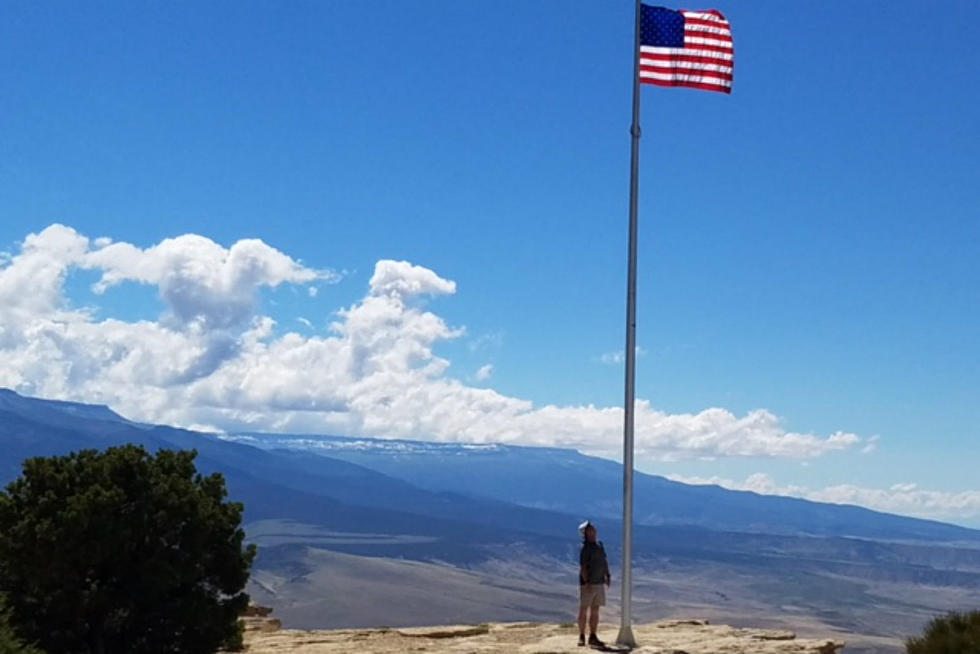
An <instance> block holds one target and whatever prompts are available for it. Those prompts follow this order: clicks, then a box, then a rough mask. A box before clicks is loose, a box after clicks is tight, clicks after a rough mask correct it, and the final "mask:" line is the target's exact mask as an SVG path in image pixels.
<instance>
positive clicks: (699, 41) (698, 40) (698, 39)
mask: <svg viewBox="0 0 980 654" xmlns="http://www.w3.org/2000/svg"><path fill="white" fill-rule="evenodd" d="M689 43H693V44H694V45H716V46H718V47H719V48H731V47H732V42H731V41H722V40H721V39H707V38H704V37H702V36H688V35H687V34H685V35H684V45H687V44H689Z"/></svg>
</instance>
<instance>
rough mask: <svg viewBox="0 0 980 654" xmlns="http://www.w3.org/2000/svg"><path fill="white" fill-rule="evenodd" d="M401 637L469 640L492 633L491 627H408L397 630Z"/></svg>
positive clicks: (487, 625)
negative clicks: (471, 637)
mask: <svg viewBox="0 0 980 654" xmlns="http://www.w3.org/2000/svg"><path fill="white" fill-rule="evenodd" d="M396 633H397V634H398V635H399V636H405V637H406V638H435V639H443V638H469V637H470V636H482V635H484V634H488V633H490V625H489V624H483V625H477V626H473V625H453V626H451V627H408V628H406V629H397V630H396Z"/></svg>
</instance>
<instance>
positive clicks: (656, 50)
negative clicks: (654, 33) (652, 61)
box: [640, 45, 733, 61]
mask: <svg viewBox="0 0 980 654" xmlns="http://www.w3.org/2000/svg"><path fill="white" fill-rule="evenodd" d="M644 54H656V55H689V56H691V57H707V58H709V59H721V60H722V61H731V60H732V59H733V55H732V53H731V52H715V51H714V50H698V49H697V48H660V47H656V46H652V45H644V46H640V60H641V61H642V60H643V55H644Z"/></svg>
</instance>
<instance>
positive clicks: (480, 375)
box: [474, 363, 493, 381]
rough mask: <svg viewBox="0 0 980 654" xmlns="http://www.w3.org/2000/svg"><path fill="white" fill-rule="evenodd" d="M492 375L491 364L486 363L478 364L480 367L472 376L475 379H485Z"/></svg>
mask: <svg viewBox="0 0 980 654" xmlns="http://www.w3.org/2000/svg"><path fill="white" fill-rule="evenodd" d="M492 375H493V364H492V363H488V364H486V365H483V366H480V369H479V370H477V371H476V375H474V376H475V377H476V379H477V381H486V380H488V379H490V377H491V376H492Z"/></svg>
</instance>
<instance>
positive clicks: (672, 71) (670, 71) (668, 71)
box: [640, 66, 733, 81]
mask: <svg viewBox="0 0 980 654" xmlns="http://www.w3.org/2000/svg"><path fill="white" fill-rule="evenodd" d="M640 72H641V73H643V72H647V73H657V74H658V75H704V76H706V77H717V78H719V79H725V80H728V81H731V80H732V79H733V76H732V74H731V73H725V72H721V71H717V70H704V69H701V68H667V67H664V66H640Z"/></svg>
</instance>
